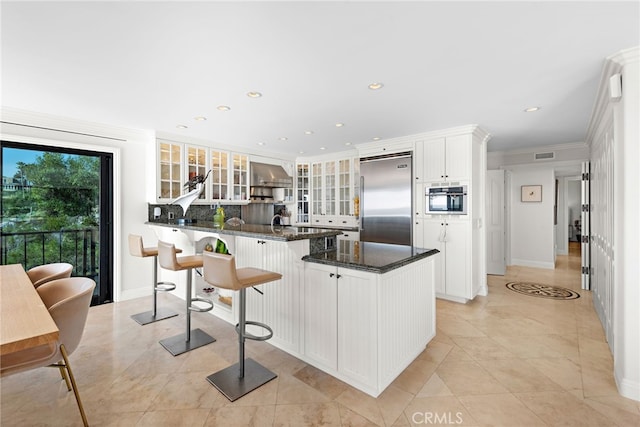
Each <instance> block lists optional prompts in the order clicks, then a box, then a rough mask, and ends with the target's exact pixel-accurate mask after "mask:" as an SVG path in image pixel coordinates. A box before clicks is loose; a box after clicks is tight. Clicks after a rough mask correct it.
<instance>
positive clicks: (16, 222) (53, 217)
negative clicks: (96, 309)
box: [0, 141, 113, 305]
mask: <svg viewBox="0 0 640 427" xmlns="http://www.w3.org/2000/svg"><path fill="white" fill-rule="evenodd" d="M0 156H1V157H0V160H1V161H0V164H1V169H2V197H1V199H0V200H1V201H0V203H1V209H0V211H1V216H0V232H1V235H2V244H1V245H0V250H1V254H0V262H1V263H2V264H22V265H23V266H24V268H25V270H28V269H30V268H32V267H35V266H37V265H41V264H49V263H54V262H68V263H69V264H72V265H73V266H74V269H73V272H72V276H80V277H90V278H91V279H93V280H95V282H96V284H97V286H96V290H95V291H94V295H93V300H92V305H95V304H104V303H107V302H111V301H112V300H113V296H112V294H113V223H112V220H111V218H112V212H113V193H112V190H111V188H112V183H113V166H112V165H113V163H112V155H111V154H110V153H99V152H90V151H84V150H72V149H67V148H59V147H48V146H41V145H32V144H20V143H13V142H7V141H2V149H1V150H0Z"/></svg>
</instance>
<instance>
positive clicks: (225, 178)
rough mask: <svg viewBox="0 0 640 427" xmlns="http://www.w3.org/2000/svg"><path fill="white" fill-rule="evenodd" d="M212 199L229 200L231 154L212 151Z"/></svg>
mask: <svg viewBox="0 0 640 427" xmlns="http://www.w3.org/2000/svg"><path fill="white" fill-rule="evenodd" d="M210 179H211V199H213V200H226V199H228V198H229V196H228V194H229V153H227V152H226V151H217V150H211V178H210Z"/></svg>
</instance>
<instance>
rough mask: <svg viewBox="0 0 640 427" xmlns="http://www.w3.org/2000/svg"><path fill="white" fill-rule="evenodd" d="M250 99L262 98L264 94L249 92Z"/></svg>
mask: <svg viewBox="0 0 640 427" xmlns="http://www.w3.org/2000/svg"><path fill="white" fill-rule="evenodd" d="M247 96H248V97H249V98H260V97H261V96H262V94H261V93H260V92H247Z"/></svg>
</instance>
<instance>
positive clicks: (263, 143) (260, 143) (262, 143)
mask: <svg viewBox="0 0 640 427" xmlns="http://www.w3.org/2000/svg"><path fill="white" fill-rule="evenodd" d="M265 144H266V142H258V145H265Z"/></svg>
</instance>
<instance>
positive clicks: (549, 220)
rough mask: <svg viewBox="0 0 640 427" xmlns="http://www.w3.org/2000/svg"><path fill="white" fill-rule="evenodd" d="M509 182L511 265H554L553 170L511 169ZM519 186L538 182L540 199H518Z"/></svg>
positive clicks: (548, 266) (541, 266)
mask: <svg viewBox="0 0 640 427" xmlns="http://www.w3.org/2000/svg"><path fill="white" fill-rule="evenodd" d="M510 181H511V182H510V186H509V191H510V193H511V206H510V215H509V217H510V224H511V225H510V231H511V233H510V236H511V238H510V246H511V264H513V265H523V266H527V267H538V268H554V267H555V244H554V224H553V222H554V221H553V204H554V197H555V177H554V171H553V169H542V170H540V169H535V170H513V171H511V180H510ZM523 185H542V201H541V202H522V201H521V200H520V191H521V187H522V186H523Z"/></svg>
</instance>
